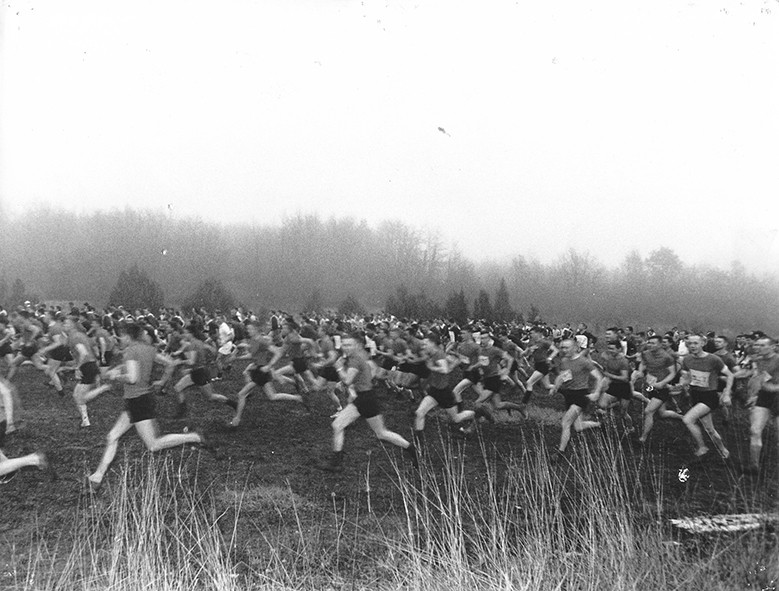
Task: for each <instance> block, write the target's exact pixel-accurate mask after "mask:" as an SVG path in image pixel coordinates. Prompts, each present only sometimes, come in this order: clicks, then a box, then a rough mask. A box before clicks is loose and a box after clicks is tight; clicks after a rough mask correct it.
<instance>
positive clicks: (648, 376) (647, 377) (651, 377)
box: [644, 374, 657, 387]
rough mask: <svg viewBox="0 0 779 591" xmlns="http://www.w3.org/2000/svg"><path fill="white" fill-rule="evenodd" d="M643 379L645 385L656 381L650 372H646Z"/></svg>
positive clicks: (650, 384)
mask: <svg viewBox="0 0 779 591" xmlns="http://www.w3.org/2000/svg"><path fill="white" fill-rule="evenodd" d="M644 381H645V382H646V385H647V386H652V387H654V385H655V384H656V383H657V378H656V377H655V376H653V375H651V374H647V376H646V378H644Z"/></svg>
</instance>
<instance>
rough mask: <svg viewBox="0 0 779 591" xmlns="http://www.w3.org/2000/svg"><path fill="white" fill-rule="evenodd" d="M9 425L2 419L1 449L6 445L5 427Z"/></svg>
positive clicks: (0, 429)
mask: <svg viewBox="0 0 779 591" xmlns="http://www.w3.org/2000/svg"><path fill="white" fill-rule="evenodd" d="M7 426H8V423H6V422H5V421H0V449H3V446H4V445H5V429H6V427H7Z"/></svg>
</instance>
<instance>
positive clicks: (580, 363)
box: [552, 339, 603, 458]
mask: <svg viewBox="0 0 779 591" xmlns="http://www.w3.org/2000/svg"><path fill="white" fill-rule="evenodd" d="M560 351H561V352H562V354H563V357H562V359H561V360H560V373H559V374H558V376H557V378H556V379H555V383H554V388H553V390H552V394H555V393H557V392H560V394H562V395H563V398H564V400H565V406H566V411H565V414H564V415H563V418H562V422H561V426H562V433H561V434H560V445H559V447H558V448H557V454H558V455H557V457H558V458H559V457H561V456H562V455H563V454H564V453H565V450H566V448H567V447H568V442H569V441H570V439H571V427H573V429H574V430H575V431H576V432H577V433H579V432H581V431H584V430H585V429H593V428H595V427H600V423H598V422H596V421H584V420H582V418H581V415H582V413H583V412H584V411H585V410H586V409H587V406H588V405H589V403H590V401H594V400H598V398H599V397H600V393H601V388H602V386H603V376H602V375H601V373H600V371H598V368H597V367H595V364H594V363H593V362H592V361H591V360H590V359H589V358H588V357H586V356H585V355H584V354H583V353H582V352H581V350H580V349H579V345H578V341H577V340H574V339H564V340H563V341H561V342H560ZM590 377H592V378H594V379H595V380H596V383H595V388H594V389H593V392H592V393H590V388H589V380H590Z"/></svg>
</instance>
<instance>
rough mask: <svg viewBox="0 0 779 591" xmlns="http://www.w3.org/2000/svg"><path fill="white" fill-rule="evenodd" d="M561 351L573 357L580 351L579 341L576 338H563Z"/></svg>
mask: <svg viewBox="0 0 779 591" xmlns="http://www.w3.org/2000/svg"><path fill="white" fill-rule="evenodd" d="M560 351H562V353H563V355H565V356H566V357H573V356H574V355H576V353H578V352H579V343H578V342H577V341H576V339H563V340H562V341H560Z"/></svg>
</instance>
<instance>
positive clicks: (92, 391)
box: [64, 316, 111, 427]
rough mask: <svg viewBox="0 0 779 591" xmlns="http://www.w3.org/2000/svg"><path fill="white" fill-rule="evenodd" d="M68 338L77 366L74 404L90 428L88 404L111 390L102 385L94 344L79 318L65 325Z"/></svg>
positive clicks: (84, 424) (70, 320) (83, 425)
mask: <svg viewBox="0 0 779 591" xmlns="http://www.w3.org/2000/svg"><path fill="white" fill-rule="evenodd" d="M64 329H65V333H66V334H67V336H68V348H69V349H70V354H71V356H72V357H73V360H74V362H75V366H76V379H77V380H78V382H77V383H76V386H75V388H73V402H75V403H76V408H78V411H79V414H80V415H81V426H82V427H89V426H90V425H91V423H90V422H89V412H88V411H87V402H89V401H91V400H94V399H95V398H96V397H97V396H99V395H100V394H102V393H103V392H106V391H108V390H110V389H111V386H110V385H108V384H105V385H102V386H101V385H100V368H99V367H98V365H97V360H96V358H95V353H94V350H93V349H92V343H91V342H90V341H89V337H88V336H87V335H86V333H85V332H84V327H83V326H82V325H81V323H80V322H79V320H78V318H76V317H73V316H68V317H67V318H66V319H65V324H64Z"/></svg>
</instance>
